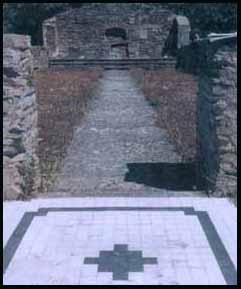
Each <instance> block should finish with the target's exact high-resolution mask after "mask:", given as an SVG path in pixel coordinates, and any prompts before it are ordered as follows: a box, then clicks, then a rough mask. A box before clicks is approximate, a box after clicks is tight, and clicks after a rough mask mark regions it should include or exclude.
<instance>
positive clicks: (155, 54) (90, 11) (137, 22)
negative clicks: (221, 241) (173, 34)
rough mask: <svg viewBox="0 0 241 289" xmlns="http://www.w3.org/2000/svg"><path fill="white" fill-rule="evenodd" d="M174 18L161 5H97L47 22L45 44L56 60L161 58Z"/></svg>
mask: <svg viewBox="0 0 241 289" xmlns="http://www.w3.org/2000/svg"><path fill="white" fill-rule="evenodd" d="M174 17H175V15H174V14H172V13H171V12H170V11H168V10H165V9H163V8H162V6H161V5H160V6H158V7H156V8H154V9H153V11H146V10H145V9H143V8H140V9H136V10H134V9H133V8H132V6H131V4H126V3H125V4H121V3H115V4H113V3H108V4H107V3H105V4H103V3H101V4H100V3H94V4H90V5H86V6H83V7H81V8H80V9H72V10H69V11H67V12H64V13H60V14H58V15H56V16H55V17H53V18H51V19H48V20H46V21H45V22H44V23H43V37H44V45H45V47H46V48H47V49H48V51H49V55H50V57H56V58H68V57H69V58H80V59H81V58H86V59H103V58H104V59H105V58H160V57H161V53H162V49H163V46H164V43H165V40H166V38H167V35H168V32H169V30H170V28H171V24H172V22H173V19H174ZM113 29H114V30H113ZM115 33H117V34H115Z"/></svg>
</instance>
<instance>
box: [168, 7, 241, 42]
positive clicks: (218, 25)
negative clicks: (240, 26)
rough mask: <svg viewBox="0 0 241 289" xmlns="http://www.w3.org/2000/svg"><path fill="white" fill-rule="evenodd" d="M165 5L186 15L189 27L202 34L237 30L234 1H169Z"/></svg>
mask: <svg viewBox="0 0 241 289" xmlns="http://www.w3.org/2000/svg"><path fill="white" fill-rule="evenodd" d="M166 7H167V8H169V9H171V10H173V11H174V12H175V13H176V14H181V15H185V16H187V17H188V18H189V20H190V22H191V27H192V28H193V29H198V30H199V31H200V32H201V34H202V35H203V36H205V35H206V34H208V33H210V32H216V33H219V32H223V33H226V32H233V31H236V30H237V5H236V4H234V3H191V4H190V3H189V4H187V3H174V4H170V3H169V4H166Z"/></svg>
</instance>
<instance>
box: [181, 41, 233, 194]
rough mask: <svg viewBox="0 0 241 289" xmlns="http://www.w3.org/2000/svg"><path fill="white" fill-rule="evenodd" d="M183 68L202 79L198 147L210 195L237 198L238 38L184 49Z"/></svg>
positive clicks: (201, 169)
mask: <svg viewBox="0 0 241 289" xmlns="http://www.w3.org/2000/svg"><path fill="white" fill-rule="evenodd" d="M178 63H179V64H178V66H179V68H182V69H184V70H185V71H188V72H191V73H194V74H196V75H197V76H198V79H199V89H198V102H197V136H198V141H197V146H198V160H199V167H200V172H201V176H202V180H201V181H203V180H204V182H205V183H206V188H207V190H208V191H209V192H210V194H212V195H215V196H232V197H236V196H237V47H236V39H231V40H220V41H215V42H213V43H210V42H208V41H201V42H196V43H193V44H192V45H191V46H189V47H186V48H184V49H182V51H181V52H180V54H179V60H178Z"/></svg>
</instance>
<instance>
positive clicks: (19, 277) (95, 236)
mask: <svg viewBox="0 0 241 289" xmlns="http://www.w3.org/2000/svg"><path fill="white" fill-rule="evenodd" d="M4 220H5V221H4V269H5V274H4V285H13V284H16V285H23V284H26V285H90V284H91V285H95V284H97V285H102V284H107V285H113V284H123V285H125V284H130V285H142V284H143V285H145V284H147V285H151V284H152V285H190V284H192V285H199V284H201V285H226V284H236V264H237V250H236V249H237V232H236V224H237V216H236V208H235V207H234V206H233V205H232V204H231V203H230V202H229V201H228V200H226V199H208V198H207V199H205V198H172V199H168V198H146V199H145V198H136V199H135V198H77V199H50V200H47V199H45V200H40V199H39V200H33V201H31V202H27V203H21V202H7V203H4Z"/></svg>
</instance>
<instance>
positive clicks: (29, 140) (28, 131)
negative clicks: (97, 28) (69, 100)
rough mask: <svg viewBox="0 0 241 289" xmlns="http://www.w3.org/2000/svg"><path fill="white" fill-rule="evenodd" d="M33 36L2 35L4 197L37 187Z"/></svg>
mask: <svg viewBox="0 0 241 289" xmlns="http://www.w3.org/2000/svg"><path fill="white" fill-rule="evenodd" d="M32 72H33V57H32V53H31V44H30V37H29V36H23V35H14V34H5V35H4V36H3V175H4V187H3V198H4V199H8V200H9V199H22V198H25V197H26V196H28V195H30V194H31V195H32V194H33V193H34V192H35V191H36V190H37V187H38V181H39V174H38V169H37V168H38V158H37V156H36V147H37V141H38V139H37V135H38V132H37V107H36V100H35V97H36V95H35V89H34V87H33V83H32Z"/></svg>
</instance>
